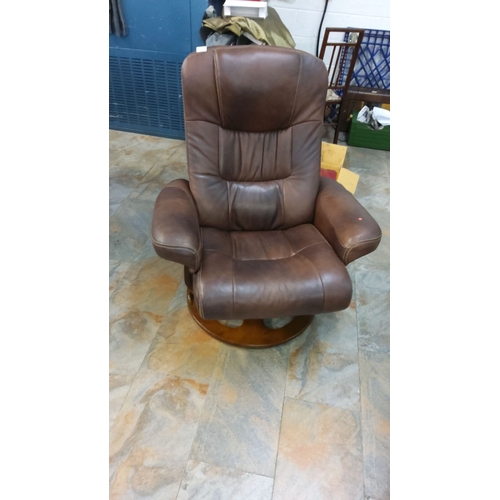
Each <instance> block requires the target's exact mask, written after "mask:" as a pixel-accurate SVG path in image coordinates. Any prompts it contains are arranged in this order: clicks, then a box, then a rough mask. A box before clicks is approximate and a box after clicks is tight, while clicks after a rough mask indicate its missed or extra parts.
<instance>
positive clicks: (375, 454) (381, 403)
mask: <svg viewBox="0 0 500 500" xmlns="http://www.w3.org/2000/svg"><path fill="white" fill-rule="evenodd" d="M359 369H360V378H361V424H362V430H363V455H364V473H365V496H366V498H369V499H370V500H371V499H373V500H388V499H389V497H390V488H389V487H390V483H389V465H390V446H389V437H390V434H389V416H390V415H389V396H390V391H389V376H390V375H389V372H390V358H389V355H387V354H379V353H373V352H361V353H360V359H359Z"/></svg>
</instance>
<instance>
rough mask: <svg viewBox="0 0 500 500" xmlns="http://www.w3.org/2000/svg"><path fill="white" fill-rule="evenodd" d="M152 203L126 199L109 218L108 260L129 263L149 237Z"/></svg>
mask: <svg viewBox="0 0 500 500" xmlns="http://www.w3.org/2000/svg"><path fill="white" fill-rule="evenodd" d="M153 207H154V203H153V202H151V201H149V200H138V199H133V200H132V199H130V198H127V199H126V200H125V201H123V202H122V203H121V204H120V206H119V208H118V209H117V210H116V212H115V213H113V215H112V216H111V217H110V218H109V257H110V259H116V260H122V261H126V262H131V261H132V260H134V259H135V258H136V257H137V254H138V252H139V251H140V249H141V248H142V246H143V245H144V243H145V242H146V240H147V238H148V237H149V236H150V235H151V222H152V220H153Z"/></svg>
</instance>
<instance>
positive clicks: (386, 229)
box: [353, 208, 391, 269]
mask: <svg viewBox="0 0 500 500" xmlns="http://www.w3.org/2000/svg"><path fill="white" fill-rule="evenodd" d="M369 212H370V214H371V216H372V217H373V218H374V219H375V220H376V221H377V223H378V224H379V226H380V229H381V230H382V239H381V241H380V244H379V246H378V248H377V249H376V250H375V251H374V252H372V253H370V254H368V255H365V256H364V257H361V258H360V259H358V260H356V261H354V263H353V265H355V266H356V267H363V266H371V267H376V268H378V269H389V267H390V240H391V239H390V223H389V218H390V212H389V210H388V209H386V208H372V209H370V210H369Z"/></svg>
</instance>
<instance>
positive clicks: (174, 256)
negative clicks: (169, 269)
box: [152, 179, 201, 273]
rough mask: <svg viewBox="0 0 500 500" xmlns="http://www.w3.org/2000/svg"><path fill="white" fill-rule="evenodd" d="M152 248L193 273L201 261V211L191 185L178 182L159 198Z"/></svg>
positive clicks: (169, 185)
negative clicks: (199, 219) (199, 211)
mask: <svg viewBox="0 0 500 500" xmlns="http://www.w3.org/2000/svg"><path fill="white" fill-rule="evenodd" d="M152 233H153V247H154V249H155V251H156V253H157V254H158V255H159V256H160V257H162V258H163V259H167V260H171V261H174V262H178V263H179V264H182V265H184V266H186V267H188V268H189V270H190V271H191V272H192V273H194V272H196V271H197V270H198V268H199V267H200V262H201V238H200V226H199V222H198V209H197V207H196V203H195V201H194V198H193V195H192V194H191V190H190V189H189V182H188V181H187V180H185V179H176V180H175V181H171V182H169V183H168V184H167V185H166V186H165V187H164V188H163V189H162V191H161V193H160V194H159V195H158V198H157V199H156V203H155V207H154V211H153V227H152Z"/></svg>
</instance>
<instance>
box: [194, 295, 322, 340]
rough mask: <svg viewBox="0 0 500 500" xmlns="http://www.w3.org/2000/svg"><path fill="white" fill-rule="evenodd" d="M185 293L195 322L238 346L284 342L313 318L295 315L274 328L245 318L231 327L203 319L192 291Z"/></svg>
mask: <svg viewBox="0 0 500 500" xmlns="http://www.w3.org/2000/svg"><path fill="white" fill-rule="evenodd" d="M186 295H187V304H188V308H189V312H190V313H191V316H192V317H193V318H194V320H195V321H196V323H198V325H200V326H201V328H203V330H205V331H206V332H207V333H208V334H209V335H211V336H212V337H214V338H215V339H217V340H220V341H221V342H225V343H226V344H231V345H235V346H238V347H249V348H252V349H260V348H263V347H273V346H275V345H280V344H284V343H285V342H288V341H289V340H292V339H293V338H295V337H297V336H298V335H300V334H301V333H302V332H303V331H304V330H305V329H306V328H307V327H308V326H309V325H310V324H311V321H312V320H313V318H314V315H312V316H295V318H293V319H292V321H290V323H288V324H287V325H285V326H282V327H281V328H276V329H273V328H268V327H267V326H266V325H265V323H264V320H262V319H246V320H244V321H243V324H242V325H241V326H238V327H236V328H231V327H229V326H225V325H223V324H222V323H219V322H218V321H216V320H209V319H203V318H202V317H201V316H200V313H199V312H198V309H197V308H196V305H195V304H194V300H193V292H191V291H190V290H188V291H187V294H186Z"/></svg>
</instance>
